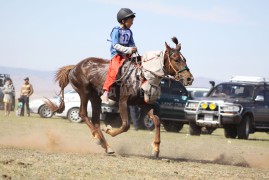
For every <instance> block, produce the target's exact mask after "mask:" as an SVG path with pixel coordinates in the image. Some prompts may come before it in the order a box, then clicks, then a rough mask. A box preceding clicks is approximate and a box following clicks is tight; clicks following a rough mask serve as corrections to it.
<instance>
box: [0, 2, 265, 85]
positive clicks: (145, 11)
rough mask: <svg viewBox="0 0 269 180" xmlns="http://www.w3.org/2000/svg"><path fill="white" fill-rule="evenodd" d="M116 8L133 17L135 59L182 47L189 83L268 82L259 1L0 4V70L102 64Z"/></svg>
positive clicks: (54, 68)
mask: <svg viewBox="0 0 269 180" xmlns="http://www.w3.org/2000/svg"><path fill="white" fill-rule="evenodd" d="M121 7H128V8H131V9H132V10H133V11H134V12H136V18H135V21H134V25H133V26H132V31H133V34H134V40H135V42H136V45H137V47H138V51H139V53H140V54H143V53H145V52H147V51H151V50H163V49H164V42H165V41H166V42H168V44H170V45H171V46H174V44H173V43H172V42H171V39H170V38H171V37H172V36H176V37H178V39H179V41H180V42H181V43H182V50H181V52H182V53H183V55H184V56H185V57H186V59H187V62H188V66H189V68H190V70H191V72H192V73H193V75H194V77H195V76H199V77H207V78H213V79H220V80H227V79H229V78H230V77H231V76H232V75H249V76H264V77H269V70H268V69H269V67H268V65H269V63H268V57H269V48H268V43H269V10H268V8H269V1H267V0H256V1H253V0H226V1H223V0H203V1H201V0H185V1H183V0H177V1H172V0H154V1H153V0H148V1H145V0H144V1H142V0H125V1H123V0H46V1H37V0H24V1H21V0H9V1H7V0H1V1H0V51H1V53H0V62H1V65H0V66H8V67H21V68H30V69H34V70H50V71H55V70H57V69H58V68H59V67H61V66H65V65H69V64H76V63H78V62H79V61H80V60H82V59H84V58H87V57H101V58H106V59H110V52H109V47H110V43H109V42H108V41H107V39H109V35H110V32H111V30H112V28H113V27H114V26H116V25H118V23H117V21H116V14H117V12H118V10H119V9H120V8H121Z"/></svg>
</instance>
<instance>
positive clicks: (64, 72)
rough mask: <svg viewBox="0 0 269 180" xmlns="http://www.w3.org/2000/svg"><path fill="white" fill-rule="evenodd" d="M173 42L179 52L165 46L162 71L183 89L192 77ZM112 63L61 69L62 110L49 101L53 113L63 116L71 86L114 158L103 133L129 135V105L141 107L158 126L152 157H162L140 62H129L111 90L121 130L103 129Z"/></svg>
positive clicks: (100, 141) (84, 63) (95, 134)
mask: <svg viewBox="0 0 269 180" xmlns="http://www.w3.org/2000/svg"><path fill="white" fill-rule="evenodd" d="M172 41H173V42H174V43H175V44H176V48H170V47H169V46H168V45H167V43H166V42H165V47H166V49H165V52H163V54H164V62H163V71H164V74H165V75H170V76H174V78H175V79H176V80H178V81H180V82H181V83H182V84H183V85H185V86H187V85H191V84H192V82H193V76H192V74H191V73H190V71H189V68H188V67H187V65H186V59H185V58H184V56H183V55H182V54H181V52H180V49H181V44H179V43H178V40H177V38H175V37H173V38H172ZM108 67H109V61H108V60H105V59H101V58H93V57H91V58H87V59H84V60H82V61H80V62H79V63H78V64H77V65H70V66H64V67H62V68H60V69H59V70H58V71H57V73H56V76H55V81H56V82H57V81H58V82H59V86H60V88H61V92H60V94H61V96H62V101H61V103H60V105H59V106H56V105H55V104H53V103H52V102H50V101H47V102H46V104H47V105H48V106H49V107H50V108H51V109H52V111H54V112H58V113H61V112H62V111H63V110H64V101H63V99H64V88H65V87H66V86H67V85H68V83H70V84H71V85H72V87H73V88H74V89H75V90H76V91H77V92H78V94H79V96H80V101H81V106H80V110H79V115H80V117H81V118H82V119H83V121H84V122H85V123H86V124H87V125H88V127H89V128H90V130H91V133H92V135H93V137H94V138H95V139H96V141H97V143H98V144H100V145H101V146H102V147H103V148H104V149H105V151H106V153H108V154H111V153H114V151H113V150H112V149H111V148H110V147H109V145H108V143H107V141H106V139H105V137H104V135H103V133H102V130H103V131H104V132H105V133H107V134H109V135H111V136H116V135H118V134H120V133H122V132H126V131H128V129H129V128H130V121H129V120H128V112H127V106H128V105H138V106H139V107H140V108H142V109H143V110H144V111H145V112H147V113H148V115H149V116H150V117H151V118H152V119H153V121H154V125H155V138H154V142H153V144H152V146H153V151H152V153H153V155H154V156H155V157H158V156H159V147H160V120H159V118H158V117H157V116H156V115H154V114H153V109H152V104H147V103H145V101H144V96H143V91H142V90H141V75H140V76H139V75H138V70H139V69H141V68H143V67H141V66H138V64H137V62H134V61H130V60H126V62H125V64H124V65H123V67H122V68H121V72H120V74H121V78H120V81H117V83H115V85H114V87H115V88H112V89H114V90H115V92H114V93H110V94H114V95H113V96H111V97H109V98H110V99H112V100H116V101H118V102H119V111H120V115H121V118H122V125H121V127H120V128H116V129H112V127H108V126H107V127H105V128H103V129H102V130H101V128H100V113H101V98H100V96H101V94H102V87H103V83H104V81H105V77H106V74H107V71H108ZM88 100H90V102H91V105H92V119H91V120H90V119H89V118H88V115H87V104H88Z"/></svg>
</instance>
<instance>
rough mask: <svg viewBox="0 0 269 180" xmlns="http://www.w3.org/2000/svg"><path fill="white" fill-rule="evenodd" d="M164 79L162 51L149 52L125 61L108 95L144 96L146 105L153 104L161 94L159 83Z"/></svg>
mask: <svg viewBox="0 0 269 180" xmlns="http://www.w3.org/2000/svg"><path fill="white" fill-rule="evenodd" d="M163 77H164V71H163V54H162V51H151V52H148V53H146V54H145V55H143V56H136V57H131V58H128V59H126V60H125V62H124V63H123V65H122V66H121V68H120V69H119V73H118V75H117V79H116V82H115V83H114V85H113V86H112V88H111V92H110V93H109V94H110V95H111V96H114V97H116V99H118V98H119V93H127V94H134V95H135V96H137V95H140V96H144V101H145V102H146V103H148V104H151V103H153V102H155V101H156V100H157V99H158V97H159V96H160V94H161V90H160V82H161V79H162V78H163Z"/></svg>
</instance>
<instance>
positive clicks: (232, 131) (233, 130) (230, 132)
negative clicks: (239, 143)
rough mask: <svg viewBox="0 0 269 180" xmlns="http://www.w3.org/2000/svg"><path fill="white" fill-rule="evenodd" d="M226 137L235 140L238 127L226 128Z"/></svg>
mask: <svg viewBox="0 0 269 180" xmlns="http://www.w3.org/2000/svg"><path fill="white" fill-rule="evenodd" d="M224 136H225V137H226V138H231V139H235V138H236V136H237V129H236V127H224Z"/></svg>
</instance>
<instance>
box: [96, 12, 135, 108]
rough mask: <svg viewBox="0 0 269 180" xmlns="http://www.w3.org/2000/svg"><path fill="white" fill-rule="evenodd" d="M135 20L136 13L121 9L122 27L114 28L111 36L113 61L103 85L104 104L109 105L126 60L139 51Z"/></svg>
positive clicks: (119, 14)
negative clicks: (110, 96) (120, 70)
mask: <svg viewBox="0 0 269 180" xmlns="http://www.w3.org/2000/svg"><path fill="white" fill-rule="evenodd" d="M134 18H135V13H134V12H133V11H132V10H130V9H128V8H121V9H120V10H119V12H118V14H117V20H118V22H119V23H120V26H117V27H114V28H113V29H112V32H111V34H110V36H111V47H110V53H111V58H112V59H111V61H110V65H109V69H108V73H107V76H106V80H105V82H104V85H103V90H104V93H103V95H102V96H101V99H102V102H103V103H107V104H108V103H109V101H108V93H109V91H110V87H111V86H112V84H113V83H114V82H115V80H116V77H117V74H118V71H119V68H120V67H121V66H122V64H123V62H124V61H125V59H126V58H128V57H130V56H131V55H132V54H133V53H135V52H136V51H137V48H136V47H135V42H134V39H133V33H132V31H131V29H130V28H131V26H132V25H133V21H134Z"/></svg>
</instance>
